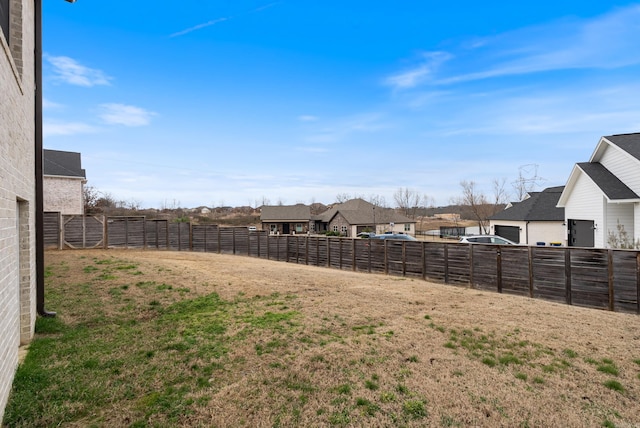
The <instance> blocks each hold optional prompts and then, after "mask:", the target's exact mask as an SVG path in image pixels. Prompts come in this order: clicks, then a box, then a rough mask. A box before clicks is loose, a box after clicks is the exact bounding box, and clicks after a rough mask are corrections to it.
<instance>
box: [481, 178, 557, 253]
mask: <svg viewBox="0 0 640 428" xmlns="http://www.w3.org/2000/svg"><path fill="white" fill-rule="evenodd" d="M563 190H564V186H558V187H549V188H547V189H544V190H543V191H541V192H529V193H528V194H527V195H526V196H525V198H524V199H523V200H522V201H520V202H512V203H510V204H508V205H507V207H506V208H505V209H504V210H503V211H500V212H499V213H496V214H494V215H492V216H491V217H489V227H490V229H491V232H492V233H493V234H495V235H499V236H502V237H503V238H507V239H509V240H511V241H513V242H516V243H519V244H525V245H551V244H552V243H553V244H556V243H559V244H561V245H566V232H565V224H564V221H565V219H564V208H561V207H557V206H556V205H557V204H558V199H560V195H561V194H562V191H563Z"/></svg>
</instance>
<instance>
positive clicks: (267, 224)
mask: <svg viewBox="0 0 640 428" xmlns="http://www.w3.org/2000/svg"><path fill="white" fill-rule="evenodd" d="M310 220H311V208H309V207H308V206H307V205H304V204H296V205H264V206H263V207H262V209H261V211H260V222H261V223H262V230H268V231H269V233H270V234H272V235H280V234H283V235H289V234H296V233H308V232H309V231H310V229H309V227H310Z"/></svg>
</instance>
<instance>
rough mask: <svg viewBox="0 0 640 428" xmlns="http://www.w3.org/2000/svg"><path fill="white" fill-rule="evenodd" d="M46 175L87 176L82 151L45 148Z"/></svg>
mask: <svg viewBox="0 0 640 428" xmlns="http://www.w3.org/2000/svg"><path fill="white" fill-rule="evenodd" d="M43 166H44V175H58V176H63V177H81V178H87V176H86V172H85V170H84V169H82V164H81V160H80V153H76V152H63V151H60V150H47V149H45V150H44V157H43Z"/></svg>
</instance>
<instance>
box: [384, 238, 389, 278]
mask: <svg viewBox="0 0 640 428" xmlns="http://www.w3.org/2000/svg"><path fill="white" fill-rule="evenodd" d="M382 244H383V245H384V274H385V275H389V254H388V250H387V247H388V245H387V244H389V241H387V240H386V239H383V240H382Z"/></svg>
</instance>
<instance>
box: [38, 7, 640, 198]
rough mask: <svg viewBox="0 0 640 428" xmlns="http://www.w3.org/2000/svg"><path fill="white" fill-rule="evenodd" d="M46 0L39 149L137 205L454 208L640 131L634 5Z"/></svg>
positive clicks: (559, 175) (550, 179) (554, 178)
mask: <svg viewBox="0 0 640 428" xmlns="http://www.w3.org/2000/svg"><path fill="white" fill-rule="evenodd" d="M43 3H44V5H43V26H44V29H43V38H44V42H43V44H44V64H43V79H44V98H45V100H44V134H45V143H44V144H45V148H48V149H55V150H68V151H76V152H80V153H82V162H83V167H84V168H85V169H86V170H87V179H88V184H89V185H92V186H94V187H95V188H97V189H98V190H100V191H102V192H106V193H109V194H110V195H112V196H113V197H115V198H116V199H119V200H125V201H130V202H135V203H137V204H138V205H140V206H142V207H162V206H173V205H179V206H182V207H196V206H200V205H206V206H221V205H231V206H240V205H252V206H255V205H258V204H260V203H261V202H263V201H265V200H266V201H268V202H270V203H272V204H276V203H279V202H281V203H284V204H295V203H298V202H302V203H312V202H322V203H325V204H328V203H331V202H333V201H334V200H335V199H336V196H337V195H343V194H348V195H351V196H363V197H365V198H369V197H372V196H378V197H382V198H384V200H385V201H386V202H387V204H388V205H390V206H394V205H395V203H394V200H393V194H394V192H395V191H396V190H398V189H399V188H408V189H410V190H412V191H415V192H417V193H419V194H421V195H427V196H428V197H429V198H431V199H432V200H433V201H434V202H435V204H436V205H447V204H449V202H450V200H451V198H455V197H457V196H459V195H460V194H461V187H460V182H461V181H462V180H467V181H474V182H476V183H477V186H478V188H479V189H481V190H484V191H485V192H487V193H491V183H492V182H493V180H495V179H499V180H502V179H504V180H506V182H507V183H508V184H507V188H508V189H507V190H513V189H512V188H511V186H510V184H509V183H511V182H513V181H514V180H515V179H516V178H517V177H518V173H519V168H520V167H522V166H525V165H537V175H538V176H539V177H541V178H543V179H544V181H543V182H542V183H541V184H542V187H547V186H556V185H563V184H565V181H566V180H567V178H568V176H569V173H570V171H571V168H572V167H573V165H574V164H575V163H576V162H582V161H586V160H588V159H589V157H590V155H591V153H592V151H593V150H594V148H595V145H596V144H597V142H598V140H599V138H600V137H601V136H603V135H611V134H620V133H629V132H639V131H640V96H639V94H640V43H639V42H638V41H639V40H640V3H639V2H628V1H627V2H624V1H602V0H600V1H590V0H582V1H574V0H567V1H560V2H559V1H553V2H552V1H546V0H540V1H537V2H507V1H492V2H475V1H474V2H471V1H458V2H435V1H407V2H395V3H394V2H383V1H375V0H374V1H371V0H369V1H366V2H365V1H359V0H357V1H331V0H329V1H323V2H319V1H302V0H298V1H293V0H282V1H274V2H270V1H269V0H267V1H248V0H236V1H233V2H221V1H203V0H198V1H196V0H184V1H181V2H158V1H151V0H132V1H127V2H115V1H98V0H78V1H77V2H76V3H75V4H69V3H67V2H65V1H62V0H47V1H45V2H43ZM526 171H532V169H531V168H526V170H525V175H526V174H528V173H529V172H526ZM512 199H513V198H512Z"/></svg>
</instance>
